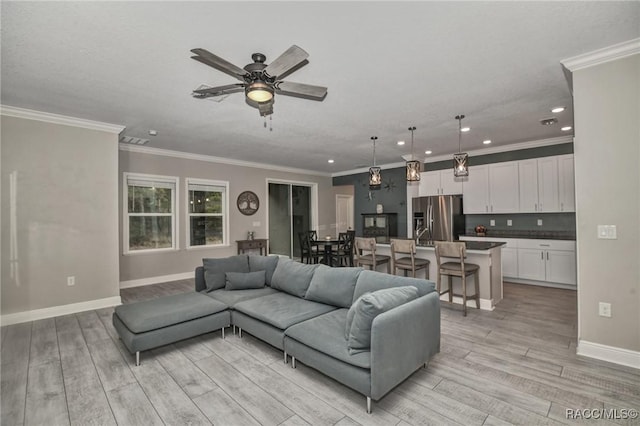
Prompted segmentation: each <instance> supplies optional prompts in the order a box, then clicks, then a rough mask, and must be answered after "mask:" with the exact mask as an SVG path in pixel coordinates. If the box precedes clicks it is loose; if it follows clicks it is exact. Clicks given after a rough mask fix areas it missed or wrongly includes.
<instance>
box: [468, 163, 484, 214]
mask: <svg viewBox="0 0 640 426" xmlns="http://www.w3.org/2000/svg"><path fill="white" fill-rule="evenodd" d="M462 189H463V191H462V194H463V198H462V201H463V206H464V207H463V210H464V213H465V214H474V213H475V214H481V213H489V166H488V165H483V166H471V167H469V177H468V178H467V180H465V182H464V183H463V184H462Z"/></svg>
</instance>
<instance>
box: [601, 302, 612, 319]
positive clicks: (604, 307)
mask: <svg viewBox="0 0 640 426" xmlns="http://www.w3.org/2000/svg"><path fill="white" fill-rule="evenodd" d="M598 314H599V315H600V316H601V317H607V318H611V303H605V302H600V304H599V305H598Z"/></svg>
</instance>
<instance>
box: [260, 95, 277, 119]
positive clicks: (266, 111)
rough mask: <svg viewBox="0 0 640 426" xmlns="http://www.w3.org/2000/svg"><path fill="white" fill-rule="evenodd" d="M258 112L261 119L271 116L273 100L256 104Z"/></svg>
mask: <svg viewBox="0 0 640 426" xmlns="http://www.w3.org/2000/svg"><path fill="white" fill-rule="evenodd" d="M258 111H260V116H261V117H264V116H266V115H271V114H273V99H272V100H270V101H269V102H260V103H258Z"/></svg>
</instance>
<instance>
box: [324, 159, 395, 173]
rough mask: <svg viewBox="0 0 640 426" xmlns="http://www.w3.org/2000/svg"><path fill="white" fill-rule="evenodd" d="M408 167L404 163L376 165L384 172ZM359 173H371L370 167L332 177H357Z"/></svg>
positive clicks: (346, 171)
mask: <svg viewBox="0 0 640 426" xmlns="http://www.w3.org/2000/svg"><path fill="white" fill-rule="evenodd" d="M406 165H407V163H405V162H404V161H403V162H398V163H387V164H376V166H377V167H380V168H381V169H382V170H385V169H396V168H398V167H404V166H406ZM358 173H369V167H360V168H358V169H351V170H345V171H344V172H335V173H331V177H337V176H348V175H355V174H358Z"/></svg>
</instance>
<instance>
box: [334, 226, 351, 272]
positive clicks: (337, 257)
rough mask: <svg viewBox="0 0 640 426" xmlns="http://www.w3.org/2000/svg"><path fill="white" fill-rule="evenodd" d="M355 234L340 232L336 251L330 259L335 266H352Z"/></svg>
mask: <svg viewBox="0 0 640 426" xmlns="http://www.w3.org/2000/svg"><path fill="white" fill-rule="evenodd" d="M354 238H355V233H353V234H352V233H350V232H340V233H339V234H338V241H339V242H338V249H337V250H336V252H335V254H334V255H333V258H332V264H335V265H336V266H353V240H354Z"/></svg>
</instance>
